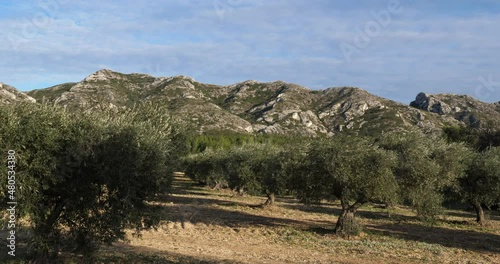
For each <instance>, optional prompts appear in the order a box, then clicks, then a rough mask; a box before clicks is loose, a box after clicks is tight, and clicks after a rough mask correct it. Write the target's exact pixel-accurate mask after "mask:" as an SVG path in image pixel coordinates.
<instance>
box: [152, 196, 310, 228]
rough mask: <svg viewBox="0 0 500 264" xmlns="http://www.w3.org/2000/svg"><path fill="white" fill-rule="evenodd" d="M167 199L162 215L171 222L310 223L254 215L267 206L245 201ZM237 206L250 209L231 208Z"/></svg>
mask: <svg viewBox="0 0 500 264" xmlns="http://www.w3.org/2000/svg"><path fill="white" fill-rule="evenodd" d="M164 202H167V205H164V207H165V210H163V214H162V216H161V218H162V219H163V220H166V221H171V222H181V223H184V222H190V223H192V224H198V223H202V224H205V225H220V226H228V227H248V226H304V225H307V224H308V223H307V222H303V221H298V220H293V219H288V218H277V217H270V216H260V215H256V214H252V213H251V211H253V210H256V212H257V211H260V210H265V209H261V208H260V206H258V205H251V204H246V203H241V202H232V201H224V200H218V199H211V198H199V197H185V196H170V197H166V198H165V200H164ZM169 202H172V205H168V203H169ZM236 207H242V208H244V209H245V210H247V211H248V212H241V211H235V210H231V208H236ZM257 213H258V212H257Z"/></svg>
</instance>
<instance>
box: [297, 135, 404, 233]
mask: <svg viewBox="0 0 500 264" xmlns="http://www.w3.org/2000/svg"><path fill="white" fill-rule="evenodd" d="M305 158H306V159H305V160H304V161H303V162H302V163H299V164H295V166H297V167H295V168H294V169H293V171H294V177H293V182H295V186H296V191H297V194H298V196H299V197H300V198H303V199H304V200H306V201H318V200H321V199H328V198H332V197H336V198H338V199H339V200H340V203H341V206H342V211H341V214H340V216H339V218H338V221H337V225H336V227H335V232H336V233H337V234H348V235H350V234H356V233H358V232H359V225H358V224H357V221H356V220H355V213H356V211H357V210H358V209H359V207H360V206H362V205H363V204H365V203H368V202H387V203H392V202H395V201H396V200H397V197H398V185H397V182H396V179H395V177H394V174H393V173H392V169H393V168H394V166H395V165H396V162H397V160H396V156H395V155H394V154H393V153H392V152H390V151H387V150H384V149H381V148H379V147H377V146H376V145H374V144H373V143H371V142H370V141H368V140H366V139H363V138H359V137H349V136H336V137H335V138H332V139H328V140H319V141H317V142H315V143H313V144H311V145H310V146H309V148H308V150H307V153H306V157H305Z"/></svg>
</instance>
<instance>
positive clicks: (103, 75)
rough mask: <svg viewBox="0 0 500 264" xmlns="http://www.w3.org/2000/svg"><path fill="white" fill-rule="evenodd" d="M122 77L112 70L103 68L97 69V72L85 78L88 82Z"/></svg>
mask: <svg viewBox="0 0 500 264" xmlns="http://www.w3.org/2000/svg"><path fill="white" fill-rule="evenodd" d="M113 78H115V79H122V77H121V76H120V75H118V74H116V73H114V72H112V71H110V70H107V69H103V70H99V71H96V72H95V73H93V74H91V75H89V76H87V78H85V79H83V80H84V81H86V82H95V81H105V80H109V79H113Z"/></svg>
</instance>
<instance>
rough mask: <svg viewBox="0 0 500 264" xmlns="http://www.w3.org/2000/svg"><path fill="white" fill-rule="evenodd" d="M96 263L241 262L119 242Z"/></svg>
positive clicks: (109, 248)
mask: <svg viewBox="0 0 500 264" xmlns="http://www.w3.org/2000/svg"><path fill="white" fill-rule="evenodd" d="M94 263H103V264H104V263H158V264H163V263H179V264H184V263H186V264H216V263H217V264H218V263H222V264H229V263H231V264H239V263H241V262H237V261H234V260H229V259H215V258H204V259H199V258H195V257H192V256H187V255H183V254H179V253H177V252H172V251H166V250H157V249H155V248H151V247H144V246H131V245H129V244H126V243H123V242H118V243H114V246H113V247H106V248H103V249H101V250H100V252H99V256H98V258H97V259H96V260H95V262H94Z"/></svg>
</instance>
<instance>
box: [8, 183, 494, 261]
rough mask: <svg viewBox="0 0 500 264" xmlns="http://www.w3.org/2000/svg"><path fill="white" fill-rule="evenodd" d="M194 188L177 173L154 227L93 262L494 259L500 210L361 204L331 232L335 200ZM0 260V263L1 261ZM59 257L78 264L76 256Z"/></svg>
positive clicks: (108, 249) (103, 252)
mask: <svg viewBox="0 0 500 264" xmlns="http://www.w3.org/2000/svg"><path fill="white" fill-rule="evenodd" d="M264 201H265V198H264V197H255V196H238V195H235V194H233V193H232V192H230V191H227V190H222V191H221V190H212V189H209V188H205V187H200V186H197V185H196V183H194V182H192V181H191V180H190V179H188V178H187V177H185V176H183V175H182V174H177V175H176V177H175V182H174V190H173V193H172V194H171V195H168V196H165V197H161V198H160V199H158V201H156V202H155V203H157V204H159V205H161V206H162V207H163V208H164V210H163V214H162V216H161V217H162V219H163V220H162V222H161V225H160V226H159V228H158V229H157V230H151V231H146V232H143V233H142V236H141V237H139V238H137V237H133V236H132V235H131V234H132V233H131V232H130V233H129V234H130V235H129V241H128V242H118V243H115V244H113V245H112V246H109V247H104V248H103V249H101V250H100V251H99V253H98V256H97V260H96V262H97V263H252V264H253V263H500V214H499V212H498V211H497V212H489V213H488V216H489V218H490V221H489V225H488V226H485V227H480V226H477V225H476V224H475V223H474V214H473V213H472V212H466V211H457V210H450V211H447V214H446V215H445V216H443V217H442V219H441V220H439V221H437V222H435V223H433V224H426V223H422V222H420V221H418V220H417V219H416V217H415V214H414V213H413V212H412V211H411V210H410V209H408V208H405V207H398V208H397V209H392V210H391V211H390V212H389V211H388V210H386V209H383V208H382V207H381V206H376V205H367V206H364V207H362V208H361V211H360V212H359V214H358V216H357V217H358V219H359V220H360V221H361V223H362V224H363V225H364V232H363V233H362V234H361V235H360V236H358V237H351V238H342V237H338V236H336V235H334V234H333V228H334V226H335V222H336V220H337V216H338V215H339V212H340V207H339V205H338V204H337V203H324V204H322V205H321V206H306V205H303V204H301V203H300V202H298V201H297V200H295V199H292V198H281V199H277V205H275V206H267V207H263V206H260V205H261V204H262V203H263V202H264ZM0 262H1V261H0ZM63 262H64V263H80V262H81V260H80V259H79V258H78V257H75V256H65V257H63Z"/></svg>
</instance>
